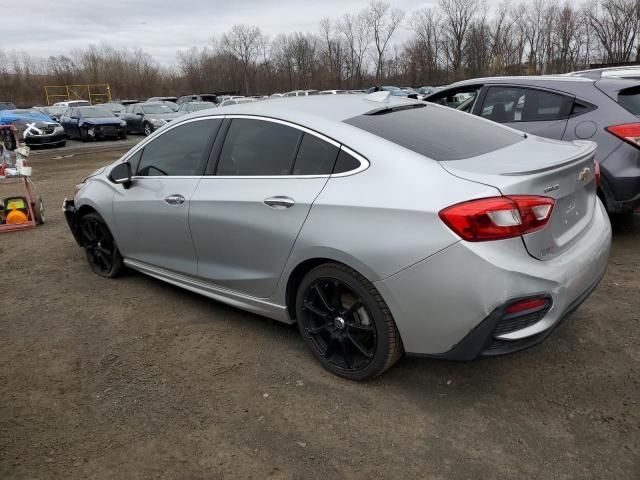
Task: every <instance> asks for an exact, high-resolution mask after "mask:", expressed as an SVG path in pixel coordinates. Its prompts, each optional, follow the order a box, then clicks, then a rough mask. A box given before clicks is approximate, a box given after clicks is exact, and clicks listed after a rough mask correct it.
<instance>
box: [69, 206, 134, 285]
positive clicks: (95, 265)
mask: <svg viewBox="0 0 640 480" xmlns="http://www.w3.org/2000/svg"><path fill="white" fill-rule="evenodd" d="M80 233H81V235H82V243H83V245H84V249H85V253H86V255H87V261H88V262H89V266H90V267H91V270H93V272H94V273H96V274H98V275H100V276H101V277H106V278H114V277H117V276H118V275H120V273H121V272H122V270H123V268H124V265H123V261H122V255H120V251H119V250H118V246H117V245H116V241H115V240H114V238H113V235H111V231H110V230H109V227H107V224H106V223H105V222H104V220H103V219H102V217H101V216H100V215H98V214H97V213H96V212H91V213H88V214H86V215H84V216H83V217H82V218H81V219H80Z"/></svg>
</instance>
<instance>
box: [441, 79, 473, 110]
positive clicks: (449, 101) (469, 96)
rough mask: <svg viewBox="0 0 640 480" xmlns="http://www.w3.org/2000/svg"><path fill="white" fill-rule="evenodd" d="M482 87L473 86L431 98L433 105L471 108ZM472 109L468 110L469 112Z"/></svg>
mask: <svg viewBox="0 0 640 480" xmlns="http://www.w3.org/2000/svg"><path fill="white" fill-rule="evenodd" d="M480 88H481V85H472V86H468V87H464V88H458V89H455V90H449V91H446V92H440V93H438V94H437V95H434V96H433V97H430V98H429V101H430V102H431V103H437V104H438V105H443V106H445V107H451V108H459V107H461V106H469V107H470V106H471V105H472V104H473V102H474V100H475V98H476V97H477V96H478V93H479V92H480ZM469 110H470V108H468V109H466V111H469Z"/></svg>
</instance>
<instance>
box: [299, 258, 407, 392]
mask: <svg viewBox="0 0 640 480" xmlns="http://www.w3.org/2000/svg"><path fill="white" fill-rule="evenodd" d="M296 312H297V320H298V326H299V328H300V332H301V333H302V336H303V337H304V338H305V340H306V341H307V343H308V345H309V347H310V348H311V350H312V352H313V353H314V355H315V356H316V358H318V360H320V362H321V363H322V365H323V366H324V367H325V368H326V369H327V370H329V371H331V372H332V373H335V374H337V375H340V376H342V377H345V378H349V379H352V380H365V379H368V378H372V377H375V376H377V375H380V374H381V373H382V372H384V371H385V370H387V369H388V368H389V367H391V366H392V365H393V364H394V363H395V362H396V361H397V360H398V359H399V358H400V355H401V353H402V346H401V342H400V335H399V334H398V331H397V329H396V326H395V322H394V321H393V318H392V316H391V314H390V312H389V309H388V307H387V306H386V304H385V303H384V300H383V299H382V297H381V296H380V294H379V293H378V291H377V290H376V289H375V287H374V286H373V285H372V284H371V283H370V282H369V281H368V280H366V279H365V278H364V277H363V276H362V275H360V274H359V273H358V272H356V271H354V270H352V269H350V268H349V267H347V266H345V265H340V264H325V265H321V266H320V267H316V268H315V269H313V270H311V272H309V273H308V274H307V275H306V276H305V278H304V279H303V281H302V283H301V285H300V288H299V291H298V298H297V302H296Z"/></svg>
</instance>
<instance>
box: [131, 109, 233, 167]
mask: <svg viewBox="0 0 640 480" xmlns="http://www.w3.org/2000/svg"><path fill="white" fill-rule="evenodd" d="M221 124H222V120H221V119H208V120H199V121H196V122H189V123H185V124H184V125H180V126H178V127H175V128H172V129H171V130H168V131H167V132H166V133H163V134H162V135H160V136H159V137H157V138H156V139H154V140H152V141H151V142H149V143H148V144H147V145H145V147H144V151H143V153H142V158H141V159H140V164H139V166H138V169H137V175H139V176H145V177H152V176H190V175H202V174H203V171H204V164H205V162H206V159H207V158H208V156H209V144H210V143H209V142H210V140H211V138H212V136H213V135H215V134H216V133H217V132H218V129H219V128H220V125H221Z"/></svg>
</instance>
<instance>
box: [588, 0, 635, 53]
mask: <svg viewBox="0 0 640 480" xmlns="http://www.w3.org/2000/svg"><path fill="white" fill-rule="evenodd" d="M586 8H587V17H588V19H589V24H590V26H591V28H592V29H593V31H594V32H595V34H596V35H597V37H598V39H599V40H600V43H601V45H602V48H603V50H604V52H605V54H606V56H605V61H606V62H612V63H616V62H628V61H629V60H630V59H631V58H632V57H631V55H632V52H633V49H634V47H635V41H636V37H637V36H638V28H639V26H640V2H639V1H638V0H602V1H600V2H592V3H591V4H589V5H588V6H587V7H586ZM637 55H638V53H637V52H636V56H637Z"/></svg>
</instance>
